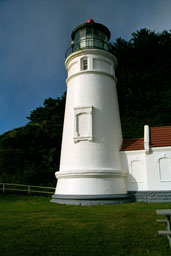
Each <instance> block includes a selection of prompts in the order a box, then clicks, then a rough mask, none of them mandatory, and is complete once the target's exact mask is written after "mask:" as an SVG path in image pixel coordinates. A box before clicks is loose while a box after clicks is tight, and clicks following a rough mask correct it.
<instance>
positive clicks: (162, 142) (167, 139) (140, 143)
mask: <svg viewBox="0 0 171 256" xmlns="http://www.w3.org/2000/svg"><path fill="white" fill-rule="evenodd" d="M167 146H171V126H161V127H151V128H150V147H167ZM143 149H144V138H138V139H126V140H124V141H123V144H122V148H121V151H127V150H128V151H129V150H143Z"/></svg>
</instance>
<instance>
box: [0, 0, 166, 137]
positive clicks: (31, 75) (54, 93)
mask: <svg viewBox="0 0 171 256" xmlns="http://www.w3.org/2000/svg"><path fill="white" fill-rule="evenodd" d="M170 13H171V0H91V1H90V0H87V1H83V0H0V134H2V133H4V132H6V131H8V130H10V129H13V128H17V127H19V126H22V125H24V124H26V123H27V122H28V121H27V119H26V116H28V115H29V114H30V112H31V111H32V110H34V109H35V108H36V107H38V106H41V105H42V104H43V101H44V99H45V98H48V97H52V98H56V97H58V96H61V95H62V94H63V93H64V91H65V89H66V87H65V79H66V71H65V65H64V61H65V58H64V55H65V51H66V49H67V48H68V47H69V46H70V34H71V31H72V29H73V28H74V27H75V26H77V25H78V24H81V23H84V22H86V21H87V19H88V18H90V17H92V18H93V19H94V20H95V21H96V22H99V23H102V24H104V25H105V26H107V27H108V28H109V29H110V31H111V34H112V38H111V41H114V40H115V39H116V38H118V37H122V38H124V39H126V40H129V39H130V37H131V33H132V32H135V31H136V30H139V29H141V28H148V29H150V30H155V31H156V32H162V31H163V30H170V28H171V19H170Z"/></svg>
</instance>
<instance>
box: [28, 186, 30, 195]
mask: <svg viewBox="0 0 171 256" xmlns="http://www.w3.org/2000/svg"><path fill="white" fill-rule="evenodd" d="M28 194H30V186H28Z"/></svg>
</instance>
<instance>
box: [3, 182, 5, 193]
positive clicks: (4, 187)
mask: <svg viewBox="0 0 171 256" xmlns="http://www.w3.org/2000/svg"><path fill="white" fill-rule="evenodd" d="M3 193H5V183H4V184H3Z"/></svg>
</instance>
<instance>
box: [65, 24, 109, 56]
mask: <svg viewBox="0 0 171 256" xmlns="http://www.w3.org/2000/svg"><path fill="white" fill-rule="evenodd" d="M71 39H72V41H71V47H70V48H69V49H68V50H67V52H66V58H67V57H68V56H69V55H70V54H71V53H73V52H76V51H79V50H84V49H101V50H105V51H109V44H108V41H109V39H110V31H109V29H108V28H107V27H105V26H104V25H102V24H100V23H96V22H94V20H93V19H89V20H88V22H87V23H84V24H81V25H79V26H77V27H76V28H75V29H74V30H73V31H72V34H71Z"/></svg>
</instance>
